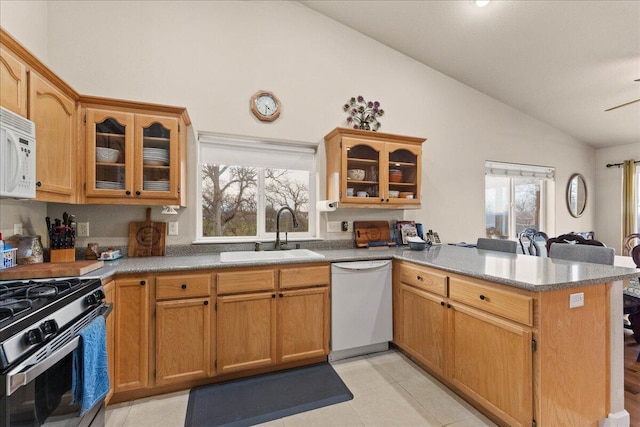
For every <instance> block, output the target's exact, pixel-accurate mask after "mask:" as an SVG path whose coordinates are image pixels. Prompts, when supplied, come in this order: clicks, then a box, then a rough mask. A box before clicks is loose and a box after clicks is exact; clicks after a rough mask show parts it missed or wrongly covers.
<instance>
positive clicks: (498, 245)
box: [476, 237, 518, 254]
mask: <svg viewBox="0 0 640 427" xmlns="http://www.w3.org/2000/svg"><path fill="white" fill-rule="evenodd" d="M476 247H477V248H478V249H483V250H487V251H496V252H508V253H510V254H515V253H516V251H517V250H518V244H517V243H516V242H515V241H513V240H506V239H487V238H485V237H480V238H479V239H478V242H477V244H476Z"/></svg>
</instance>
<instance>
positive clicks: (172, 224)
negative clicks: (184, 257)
mask: <svg viewBox="0 0 640 427" xmlns="http://www.w3.org/2000/svg"><path fill="white" fill-rule="evenodd" d="M177 235H178V221H169V236H177Z"/></svg>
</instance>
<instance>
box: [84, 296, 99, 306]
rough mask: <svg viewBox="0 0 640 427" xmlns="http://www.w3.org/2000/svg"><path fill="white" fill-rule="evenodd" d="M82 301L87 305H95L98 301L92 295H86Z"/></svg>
mask: <svg viewBox="0 0 640 427" xmlns="http://www.w3.org/2000/svg"><path fill="white" fill-rule="evenodd" d="M84 300H85V301H86V303H87V304H89V305H95V304H96V303H97V302H98V299H97V298H96V296H95V295H94V294H90V295H87V296H86V298H85V299H84Z"/></svg>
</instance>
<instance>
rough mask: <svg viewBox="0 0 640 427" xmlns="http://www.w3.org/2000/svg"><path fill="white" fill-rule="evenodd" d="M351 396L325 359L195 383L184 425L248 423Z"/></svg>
mask: <svg viewBox="0 0 640 427" xmlns="http://www.w3.org/2000/svg"><path fill="white" fill-rule="evenodd" d="M351 399H353V394H351V392H350V391H349V389H348V388H347V386H346V385H345V384H344V383H343V382H342V380H341V379H340V377H339V376H338V374H337V373H336V371H334V370H333V368H332V367H331V365H329V364H328V363H322V364H319V365H313V366H306V367H303V368H296V369H290V370H287V371H282V372H274V373H271V374H264V375H260V376H256V377H251V378H244V379H239V380H233V381H228V382H224V383H219V384H212V385H207V386H203V387H197V388H194V389H192V390H191V392H190V393H189V406H188V407H187V418H186V420H185V424H184V425H185V427H214V426H229V427H230V426H234V427H240V426H251V425H254V424H259V423H264V422H267V421H271V420H275V419H278V418H282V417H286V416H289V415H293V414H298V413H300V412H305V411H310V410H312V409H316V408H321V407H323V406H329V405H333V404H335V403H340V402H345V401H347V400H351Z"/></svg>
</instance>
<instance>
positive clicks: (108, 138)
mask: <svg viewBox="0 0 640 427" xmlns="http://www.w3.org/2000/svg"><path fill="white" fill-rule="evenodd" d="M86 113H87V115H86V121H87V126H86V132H87V145H86V147H87V182H86V190H85V193H86V195H87V196H99V197H126V196H128V195H130V194H131V191H132V190H133V185H134V184H133V161H134V158H133V149H134V147H133V124H134V115H133V114H131V113H123V112H119V111H108V110H97V109H87V111H86Z"/></svg>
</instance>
